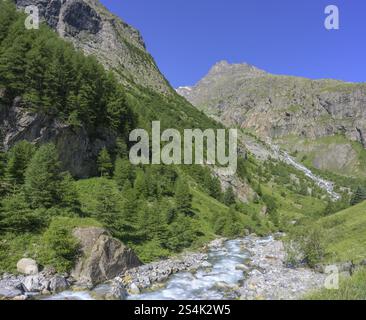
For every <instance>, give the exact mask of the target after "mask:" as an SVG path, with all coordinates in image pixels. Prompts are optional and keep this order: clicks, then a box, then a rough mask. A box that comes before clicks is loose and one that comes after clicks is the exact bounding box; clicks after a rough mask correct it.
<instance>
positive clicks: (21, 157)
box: [5, 141, 35, 184]
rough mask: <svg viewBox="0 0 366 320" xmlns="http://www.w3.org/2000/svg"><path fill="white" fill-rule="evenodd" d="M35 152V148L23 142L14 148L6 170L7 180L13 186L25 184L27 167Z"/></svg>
mask: <svg viewBox="0 0 366 320" xmlns="http://www.w3.org/2000/svg"><path fill="white" fill-rule="evenodd" d="M34 152H35V147H34V146H33V145H32V144H31V143H29V142H27V141H21V142H19V143H17V144H16V145H15V146H14V147H12V148H11V149H10V151H9V153H8V161H7V166H6V169H5V179H6V180H7V181H8V182H10V183H12V184H23V183H24V174H25V170H26V169H27V166H28V164H29V162H30V160H31V159H32V157H33V155H34Z"/></svg>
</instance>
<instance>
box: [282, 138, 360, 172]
mask: <svg viewBox="0 0 366 320" xmlns="http://www.w3.org/2000/svg"><path fill="white" fill-rule="evenodd" d="M279 144H280V145H281V146H282V147H283V148H285V149H287V150H288V151H290V152H294V151H295V150H297V151H298V153H297V155H296V158H297V160H298V161H302V162H303V163H304V165H306V166H307V167H309V168H312V167H314V159H315V157H319V156H320V157H321V156H322V155H324V157H326V155H327V154H328V153H329V152H330V151H331V150H332V149H333V148H335V147H336V146H349V147H351V148H352V152H353V153H354V155H355V158H354V159H353V160H352V161H349V162H348V163H347V164H346V165H345V166H344V167H342V168H339V167H337V164H336V163H332V161H328V163H326V165H327V168H328V170H329V171H332V172H334V173H336V174H339V175H344V176H352V177H360V176H362V177H365V176H366V150H365V149H364V148H363V147H362V145H361V144H360V143H358V142H355V141H350V140H348V139H347V138H346V137H344V136H342V135H334V136H328V137H323V138H319V139H316V140H306V139H301V138H299V137H297V136H296V137H295V136H288V137H286V138H282V139H281V140H280V141H279Z"/></svg>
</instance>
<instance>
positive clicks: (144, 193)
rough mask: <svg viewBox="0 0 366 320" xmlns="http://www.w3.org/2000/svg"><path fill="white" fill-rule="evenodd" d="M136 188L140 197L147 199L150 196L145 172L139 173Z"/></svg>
mask: <svg viewBox="0 0 366 320" xmlns="http://www.w3.org/2000/svg"><path fill="white" fill-rule="evenodd" d="M134 187H135V189H136V192H137V195H138V197H140V198H147V197H148V196H149V186H148V182H147V180H146V177H145V173H144V171H143V170H139V171H138V172H137V174H136V179H135V184H134Z"/></svg>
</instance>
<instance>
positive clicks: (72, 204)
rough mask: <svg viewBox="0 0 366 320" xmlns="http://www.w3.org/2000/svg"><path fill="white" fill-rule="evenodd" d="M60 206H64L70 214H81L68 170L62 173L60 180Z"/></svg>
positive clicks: (72, 180) (73, 182)
mask: <svg viewBox="0 0 366 320" xmlns="http://www.w3.org/2000/svg"><path fill="white" fill-rule="evenodd" d="M59 189H60V195H59V198H60V206H61V207H63V208H66V209H67V210H69V211H70V213H71V214H75V215H79V216H80V215H81V214H82V212H81V204H80V201H79V198H78V193H77V190H76V187H75V181H74V179H73V177H72V176H71V174H70V173H69V172H64V173H63V174H62V180H61V182H60V187H59Z"/></svg>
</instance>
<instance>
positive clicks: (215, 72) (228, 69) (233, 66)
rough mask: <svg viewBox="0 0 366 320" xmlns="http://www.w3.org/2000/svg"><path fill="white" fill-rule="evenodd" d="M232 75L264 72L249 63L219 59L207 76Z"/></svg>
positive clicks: (251, 74)
mask: <svg viewBox="0 0 366 320" xmlns="http://www.w3.org/2000/svg"><path fill="white" fill-rule="evenodd" d="M229 73H231V74H234V75H238V76H239V75H241V76H243V75H245V76H249V77H254V76H259V75H264V74H266V72H265V71H263V70H260V69H258V68H257V67H255V66H253V65H251V64H249V63H245V62H243V63H229V62H228V61H226V60H221V61H219V62H217V63H216V64H215V65H214V66H213V67H212V68H211V69H210V71H209V73H208V75H207V76H215V77H217V76H220V75H227V74H229Z"/></svg>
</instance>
